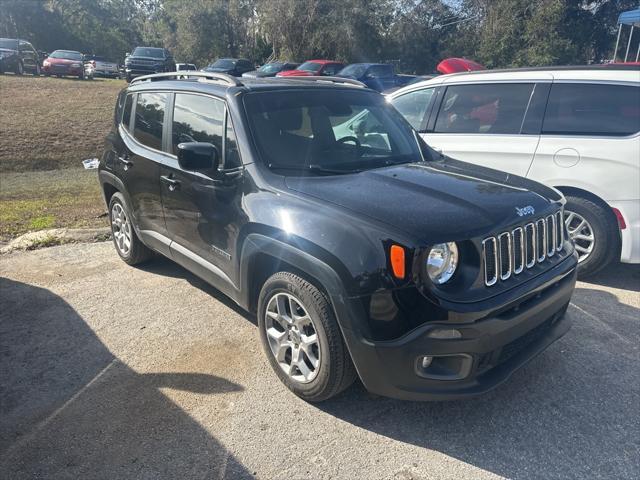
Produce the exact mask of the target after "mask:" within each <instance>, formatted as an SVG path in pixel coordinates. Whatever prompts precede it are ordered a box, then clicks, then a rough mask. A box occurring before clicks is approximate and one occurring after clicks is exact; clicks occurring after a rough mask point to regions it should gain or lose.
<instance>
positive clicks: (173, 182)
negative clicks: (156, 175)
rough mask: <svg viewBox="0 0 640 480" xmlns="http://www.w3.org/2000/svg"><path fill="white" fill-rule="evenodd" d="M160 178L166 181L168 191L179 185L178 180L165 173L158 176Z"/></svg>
mask: <svg viewBox="0 0 640 480" xmlns="http://www.w3.org/2000/svg"><path fill="white" fill-rule="evenodd" d="M160 180H162V181H163V182H164V183H166V184H167V185H168V186H169V191H170V192H173V191H175V190H176V189H177V188H178V187H179V186H180V182H179V181H178V180H174V179H173V178H171V177H169V176H166V175H162V176H161V177H160Z"/></svg>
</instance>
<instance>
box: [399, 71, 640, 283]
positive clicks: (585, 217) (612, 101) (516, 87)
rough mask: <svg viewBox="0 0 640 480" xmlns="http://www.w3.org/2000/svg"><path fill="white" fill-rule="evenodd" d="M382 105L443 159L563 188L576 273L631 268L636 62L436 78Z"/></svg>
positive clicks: (637, 241) (638, 122) (639, 246)
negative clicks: (615, 264)
mask: <svg viewBox="0 0 640 480" xmlns="http://www.w3.org/2000/svg"><path fill="white" fill-rule="evenodd" d="M388 100H389V101H390V102H391V103H392V104H393V105H394V106H395V107H396V109H397V110H398V111H399V112H400V113H401V114H402V115H404V117H405V118H406V119H407V120H408V121H409V123H411V125H412V126H413V127H414V128H415V129H416V131H418V132H419V133H420V134H421V136H422V137H423V138H424V139H425V141H426V142H427V143H428V144H429V145H430V146H431V147H433V148H434V149H436V150H438V151H440V152H442V153H443V154H445V155H447V156H449V157H453V158H457V159H459V160H463V161H467V162H471V163H476V164H479V165H483V166H486V167H490V168H494V169H498V170H503V171H506V172H508V173H513V174H516V175H520V176H523V177H528V178H531V179H533V180H537V181H539V182H542V183H545V184H547V185H550V186H553V187H555V188H557V189H558V190H560V191H562V193H563V194H564V195H565V197H566V199H567V204H566V207H565V222H566V224H567V228H568V231H569V234H570V235H571V237H572V238H573V239H574V241H575V244H576V250H577V251H578V253H579V256H580V263H579V271H580V273H581V274H582V275H589V274H593V273H595V272H596V271H598V270H600V269H601V268H603V267H604V266H605V265H607V264H608V263H609V262H610V261H612V260H614V259H620V260H621V261H622V262H626V263H640V66H630V65H606V66H589V67H555V68H554V67H549V68H531V69H514V70H485V71H478V72H468V73H459V74H451V75H443V76H440V77H436V78H433V79H431V80H428V81H425V82H421V83H417V84H413V85H409V86H407V87H405V88H402V89H400V90H398V91H396V92H393V93H392V94H390V95H389V96H388Z"/></svg>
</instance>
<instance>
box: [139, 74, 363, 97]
mask: <svg viewBox="0 0 640 480" xmlns="http://www.w3.org/2000/svg"><path fill="white" fill-rule="evenodd" d="M181 73H182V72H181ZM185 75H188V73H187V72H185ZM304 78H305V79H304V80H301V79H299V78H296V77H293V78H292V77H267V78H244V77H243V78H242V81H240V79H235V80H236V81H237V83H236V84H235V85H234V84H231V83H224V81H222V80H221V81H218V80H208V79H198V78H184V79H173V78H169V79H161V78H159V79H156V80H154V81H152V82H149V81H141V82H139V83H132V84H131V85H130V86H129V88H130V89H132V90H136V91H137V90H157V89H159V88H160V89H163V90H174V89H175V90H182V91H186V90H191V91H200V92H210V93H215V94H218V95H224V94H225V93H226V91H227V90H228V89H229V88H238V89H244V90H246V91H262V90H264V91H266V90H282V89H283V88H286V89H309V88H324V89H326V88H332V89H335V88H342V89H345V88H351V89H352V88H357V89H361V90H368V89H367V88H366V87H365V86H364V85H362V86H358V85H355V84H350V83H343V81H344V80H345V79H343V78H335V79H333V80H335V81H333V80H332V77H326V79H324V78H323V79H318V80H317V81H311V80H309V79H310V77H304ZM134 82H135V81H134ZM337 82H340V83H337Z"/></svg>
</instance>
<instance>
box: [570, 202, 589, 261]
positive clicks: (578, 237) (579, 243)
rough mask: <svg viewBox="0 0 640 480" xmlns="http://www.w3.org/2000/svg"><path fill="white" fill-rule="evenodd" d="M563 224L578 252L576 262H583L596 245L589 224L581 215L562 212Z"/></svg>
mask: <svg viewBox="0 0 640 480" xmlns="http://www.w3.org/2000/svg"><path fill="white" fill-rule="evenodd" d="M564 223H565V224H566V226H567V230H568V231H569V237H571V239H572V240H573V242H574V244H575V248H576V251H577V252H578V262H579V263H581V262H584V261H585V260H586V259H587V258H589V255H591V252H592V251H593V248H594V246H595V244H596V238H595V236H594V234H593V228H592V227H591V224H590V223H589V222H588V221H587V220H586V219H585V218H584V217H583V216H582V215H580V214H578V213H576V212H571V211H567V210H565V212H564Z"/></svg>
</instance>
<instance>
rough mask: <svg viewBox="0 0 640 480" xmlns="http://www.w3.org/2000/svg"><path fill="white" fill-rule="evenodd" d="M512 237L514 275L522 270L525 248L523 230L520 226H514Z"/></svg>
mask: <svg viewBox="0 0 640 480" xmlns="http://www.w3.org/2000/svg"><path fill="white" fill-rule="evenodd" d="M511 237H512V238H513V273H515V274H516V275H517V274H519V273H521V272H522V270H524V263H525V248H524V231H523V230H522V227H518V228H516V229H515V230H514V231H513V232H511Z"/></svg>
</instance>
